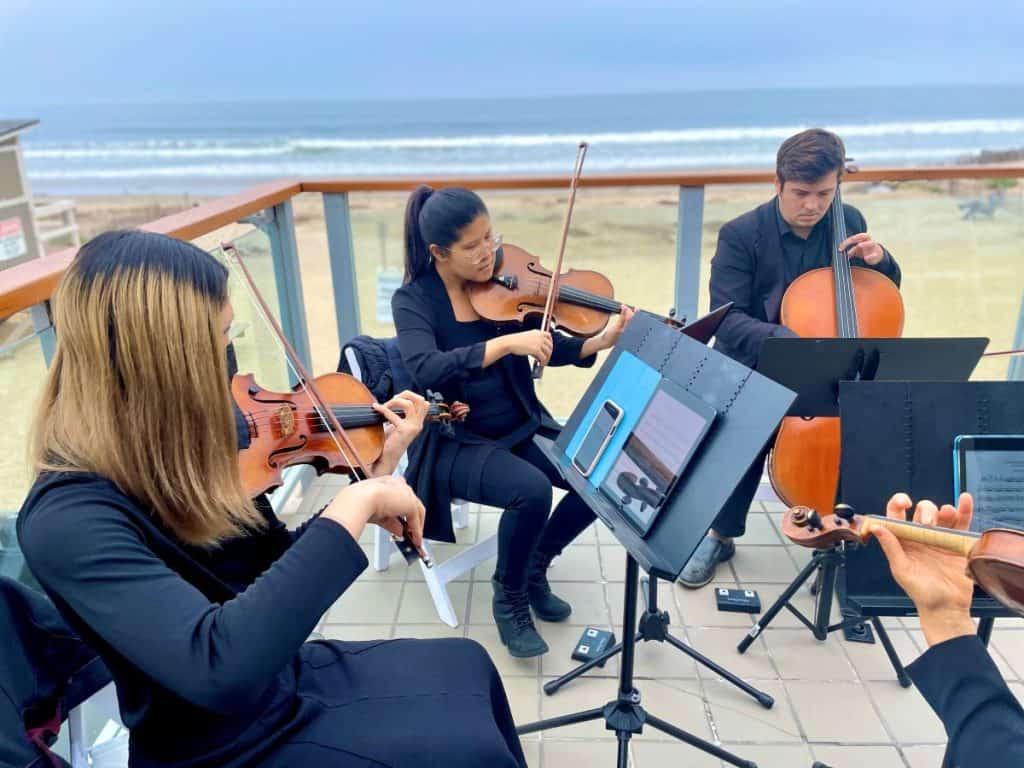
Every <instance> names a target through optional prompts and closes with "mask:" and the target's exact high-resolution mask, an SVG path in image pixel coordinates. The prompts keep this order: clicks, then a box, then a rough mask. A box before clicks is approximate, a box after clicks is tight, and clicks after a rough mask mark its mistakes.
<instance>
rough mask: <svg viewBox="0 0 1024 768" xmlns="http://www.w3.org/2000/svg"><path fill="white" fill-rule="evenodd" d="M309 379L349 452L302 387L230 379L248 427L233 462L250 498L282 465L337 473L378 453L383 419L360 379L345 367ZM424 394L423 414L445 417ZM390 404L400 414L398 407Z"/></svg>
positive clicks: (277, 476)
mask: <svg viewBox="0 0 1024 768" xmlns="http://www.w3.org/2000/svg"><path fill="white" fill-rule="evenodd" d="M314 383H315V386H316V388H317V390H318V391H319V392H320V394H321V396H322V397H323V398H324V405H325V406H326V407H328V408H329V409H330V411H331V413H332V414H333V415H334V417H335V418H336V419H337V421H338V423H339V424H340V425H341V426H342V428H343V429H344V430H345V432H346V434H347V435H348V438H349V441H350V442H351V444H352V448H353V449H354V452H355V456H350V455H349V454H348V452H347V451H342V450H340V449H339V446H338V442H337V441H336V440H335V439H334V438H333V437H332V435H331V425H330V424H329V423H328V417H327V416H326V414H324V413H322V412H321V411H320V409H319V408H318V407H317V406H316V405H314V402H313V399H312V397H311V396H310V393H309V391H308V390H306V389H301V388H297V389H296V391H293V392H270V391H269V390H266V389H263V388H262V387H260V386H259V385H258V384H257V383H256V378H255V376H253V375H252V374H251V373H246V374H237V375H235V377H234V378H233V379H232V380H231V395H232V396H233V397H234V399H235V402H236V403H237V404H238V407H239V408H240V409H241V411H242V414H243V415H244V416H245V423H246V425H247V426H248V428H249V440H250V443H249V446H248V447H247V448H243V449H241V450H240V451H239V452H238V466H239V468H240V469H241V472H242V483H243V485H244V486H245V490H246V492H247V493H248V494H249V497H250V498H253V497H255V496H258V495H259V494H261V493H265V492H267V491H269V490H270V489H272V488H276V487H277V486H279V485H281V483H282V481H283V480H282V476H281V472H282V470H284V469H285V468H287V467H294V466H296V465H299V464H310V465H312V466H313V468H314V469H316V473H317V475H322V474H325V473H332V474H341V473H349V472H351V471H353V470H355V469H361V467H359V466H358V464H357V462H356V461H355V459H356V458H358V459H359V460H361V461H362V463H363V464H364V465H366V466H369V465H371V464H373V463H374V462H375V461H376V460H377V459H379V458H380V455H381V453H382V452H383V450H384V424H385V423H386V419H385V418H384V417H383V416H382V415H381V414H380V413H378V412H377V411H375V410H374V409H373V408H372V407H371V404H372V403H374V402H376V400H375V398H374V396H373V393H371V392H370V390H369V389H367V388H366V385H364V384H363V383H362V382H361V381H359V380H358V379H356V378H353V377H352V376H349V375H348V374H345V373H326V374H324V375H322V376H317V377H316V379H314ZM430 399H431V401H432V402H431V403H430V405H429V408H428V410H427V420H428V421H438V422H443V423H447V422H449V421H450V420H451V419H452V414H451V411H450V410H449V408H448V406H447V405H445V404H444V403H442V402H439V400H440V396H438V395H431V398H430ZM392 410H393V411H394V412H395V413H396V414H397V415H399V416H402V415H404V414H403V413H402V409H401V408H395V409H392ZM354 465H355V466H354Z"/></svg>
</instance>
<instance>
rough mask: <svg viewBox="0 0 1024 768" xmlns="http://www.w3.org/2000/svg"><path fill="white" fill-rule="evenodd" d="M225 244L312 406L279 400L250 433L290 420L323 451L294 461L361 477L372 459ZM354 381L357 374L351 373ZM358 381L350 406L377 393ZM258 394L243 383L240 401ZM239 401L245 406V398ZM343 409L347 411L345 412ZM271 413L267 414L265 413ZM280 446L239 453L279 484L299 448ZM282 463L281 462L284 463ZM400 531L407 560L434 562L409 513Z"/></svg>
mask: <svg viewBox="0 0 1024 768" xmlns="http://www.w3.org/2000/svg"><path fill="white" fill-rule="evenodd" d="M221 250H222V251H223V252H224V254H225V255H226V256H233V257H234V259H233V260H232V259H231V258H229V259H228V263H229V264H230V265H231V266H232V267H237V271H238V272H240V276H241V278H242V282H243V284H244V285H245V286H246V287H247V288H248V290H249V293H250V294H251V296H252V297H253V299H254V300H255V302H256V307H257V309H258V310H259V312H260V315H261V316H262V317H263V319H264V321H265V322H266V323H267V325H268V326H269V327H270V330H271V331H272V332H273V335H274V337H275V338H276V339H277V341H278V343H279V344H280V345H281V350H282V351H283V352H284V357H285V361H286V362H287V363H288V366H289V368H290V369H291V370H292V373H293V374H294V375H295V378H296V380H297V381H298V385H297V386H296V390H301V391H302V393H303V394H304V395H305V397H306V403H308V406H309V408H308V410H306V409H303V410H299V409H296V410H294V411H293V410H291V409H290V408H287V409H282V408H281V407H280V405H281V404H280V403H278V410H277V411H276V413H273V412H272V413H269V414H266V413H265V415H264V419H266V420H260V419H255V418H254V419H253V421H252V422H251V423H250V436H251V430H252V427H257V428H259V430H260V433H259V434H257V435H256V439H257V441H259V442H260V443H261V444H262V443H263V441H262V440H260V436H261V434H262V436H263V437H264V438H267V437H270V438H272V437H274V435H275V432H276V430H277V429H278V428H279V427H280V426H281V425H282V424H285V425H287V424H288V422H289V420H290V422H291V428H294V429H295V432H294V433H293V434H298V435H299V436H298V438H297V440H298V443H299V444H300V445H301V446H302V447H309V444H310V443H311V442H312V441H313V439H314V436H315V437H316V438H317V442H318V447H319V448H320V449H321V450H320V451H319V452H316V453H313V452H312V451H310V453H309V455H308V457H309V458H310V459H312V460H313V461H312V462H308V461H307V462H298V461H296V462H294V463H312V464H313V465H314V466H315V467H317V471H318V472H322V471H326V470H327V469H329V468H331V467H336V468H338V469H340V470H341V471H345V472H348V474H349V476H350V477H351V478H352V482H359V481H360V480H362V479H364V478H367V477H369V476H370V468H369V465H368V464H367V463H366V460H365V459H364V458H363V456H362V455H361V454H360V451H359V450H357V449H356V446H355V445H354V444H353V442H352V440H351V438H350V437H349V434H348V431H347V430H346V429H345V428H344V427H343V426H342V425H341V422H340V420H339V418H338V416H339V414H337V413H335V410H334V408H335V406H334V404H331V403H330V402H329V401H328V400H327V398H325V397H324V395H323V393H322V392H321V391H320V387H318V386H317V380H316V379H314V378H313V377H312V376H310V374H309V372H308V371H307V370H306V366H305V365H304V364H303V362H302V359H301V358H300V357H299V354H298V353H297V352H296V351H295V348H294V347H293V346H292V345H291V342H289V341H288V337H287V336H285V334H284V331H283V330H281V325H280V323H278V322H277V319H276V318H275V317H274V313H273V312H272V311H271V310H270V306H269V305H268V304H267V300H266V299H265V298H264V297H263V294H261V293H260V290H259V288H258V287H257V286H256V281H255V280H254V279H253V277H252V273H251V272H250V271H249V268H248V267H247V266H246V265H245V261H244V260H243V259H242V254H241V252H240V251H239V250H238V248H237V247H236V246H235V244H234V243H230V242H228V243H225V242H222V243H221ZM334 375H342V376H344V374H331V376H334ZM348 378H351V377H348ZM250 379H251V377H250ZM328 381H330V382H332V383H333V382H336V381H338V380H336V379H333V378H332V379H328ZM352 381H355V380H354V379H352ZM357 383H358V384H359V386H360V387H362V390H365V392H363V391H361V390H357V389H356V388H355V387H354V386H352V385H350V384H346V387H345V390H346V391H345V395H346V396H344V397H341V398H339V401H338V402H342V403H345V404H346V405H347V406H352V405H362V406H363V408H369V404H370V403H371V402H373V398H372V396H371V395H370V392H369V390H366V388H365V387H364V386H363V385H362V383H361V382H357ZM250 384H251V386H253V387H255V381H254V380H251V381H250ZM235 392H236V391H235V384H234V382H232V394H235ZM353 392H355V393H356V395H357V396H358V398H357V399H356V400H354V401H350V400H348V397H349V396H351V395H352V393H353ZM257 394H258V392H253V393H251V394H250V390H249V388H248V387H244V392H243V397H242V401H241V402H246V399H247V398H250V399H251V398H255V397H256V395H257ZM367 398H369V399H367ZM236 399H237V398H236ZM255 402H257V403H258V402H259V400H256V401H255ZM240 407H242V405H241V403H240ZM258 410H262V409H258ZM243 411H244V407H243ZM311 412H315V416H314V417H313V418H312V419H310V418H309V416H310V415H311ZM369 412H370V413H373V414H374V419H376V418H377V417H378V414H377V413H376V412H375V411H373V409H372V408H369ZM296 415H298V416H301V417H303V418H300V419H295V418H294V417H295V416H296ZM341 415H343V416H344V415H345V414H344V412H343V413H342V414H341ZM268 416H269V418H267V417H268ZM275 416H277V417H280V418H281V419H283V421H275ZM356 419H357V422H364V421H368V420H369V419H370V415H369V413H367V412H366V411H365V410H362V411H360V412H359V413H357V414H356ZM373 426H376V425H370V424H363V423H357V425H356V429H355V431H357V432H358V431H359V430H360V429H372V427H373ZM321 428H322V432H323V434H322V435H321ZM377 428H378V429H380V433H379V434H380V438H379V440H373V441H370V442H369V445H368V446H364V448H363V450H364V451H366V450H369V451H370V453H371V454H372V451H373V446H374V445H378V448H377V452H376V454H373V455H375V456H378V457H379V456H380V453H381V451H382V450H383V446H384V440H383V437H384V428H383V425H380V426H379V427H377ZM372 434H373V436H374V437H376V434H377V433H376V430H373V431H372ZM289 437H290V435H289ZM332 446H333V448H332ZM280 447H284V448H286V449H287V448H289V446H288V443H287V442H284V443H283V444H281V445H277V446H271V445H267V448H269V449H270V450H268V451H267V453H266V456H265V459H264V457H263V456H261V454H260V453H259V452H257V451H252V453H250V454H248V456H247V457H240V461H246V462H249V461H252V462H253V463H254V465H257V466H258V467H259V468H260V471H263V472H265V471H266V468H265V467H264V466H263V465H264V464H265V465H268V466H270V468H271V470H272V473H273V474H272V475H271V486H272V485H273V483H274V482H277V483H278V484H280V482H281V475H280V469H283V468H284V466H288V465H289V464H285V463H282V461H283V460H284V459H286V458H287V456H288V454H289V453H293V454H294V453H296V452H297V451H295V450H294V447H295V446H294V445H292V446H290V447H291V448H292V450H291V451H288V450H285V451H284V452H282V451H281V450H279V448H280ZM246 450H252V446H250V447H249V449H246ZM257 459H260V461H257ZM332 459H337V462H336V463H335V462H333V461H332ZM370 460H371V461H373V460H374V459H372V458H371V459H370ZM278 467H280V469H279V468H278ZM243 471H244V470H243ZM256 485H257V481H255V480H253V481H252V486H251V487H255V486H256ZM257 493H258V492H257ZM402 531H403V533H402V536H395V535H392V541H393V542H394V543H395V546H397V547H398V550H399V551H400V552H401V553H402V556H403V557H405V559H406V562H409V563H411V562H412V561H413V560H415V559H416V558H417V557H419V558H422V560H423V564H424V565H425V566H426V567H430V566H431V565H432V563H431V561H430V558H429V557H428V556H427V554H426V552H425V551H421V550H420V549H419V548H418V547H417V546H416V544H415V543H414V542H413V539H412V535H411V533H410V531H409V526H408V521H407V520H405V519H402Z"/></svg>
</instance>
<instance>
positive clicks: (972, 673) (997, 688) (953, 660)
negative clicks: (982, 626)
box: [907, 635, 1024, 768]
mask: <svg viewBox="0 0 1024 768" xmlns="http://www.w3.org/2000/svg"><path fill="white" fill-rule="evenodd" d="M907 674H909V675H910V678H911V679H912V680H913V681H914V685H916V686H917V689H918V690H919V691H920V692H921V695H922V696H924V698H925V701H927V702H928V704H929V705H930V706H931V708H932V709H934V710H935V714H937V715H938V716H939V719H940V720H942V724H943V726H945V728H946V733H947V735H948V736H949V747H948V750H947V753H946V754H947V756H948V757H949V760H950V763H951V765H954V766H957V768H995V766H1004V765H1005V766H1011V765H1014V766H1018V765H1024V709H1021V706H1020V704H1019V703H1018V701H1017V699H1016V698H1015V697H1014V695H1013V693H1011V692H1010V689H1009V688H1008V687H1007V685H1006V683H1005V682H1004V681H1003V678H1002V676H1001V675H1000V674H999V670H998V669H997V668H996V665H995V664H994V663H993V662H992V658H991V657H990V656H989V655H988V652H987V651H986V650H985V647H984V646H983V645H982V644H981V640H979V639H978V637H977V636H976V635H966V636H964V637H956V638H953V639H952V640H947V641H946V642H944V643H939V644H938V645H936V646H933V647H931V648H929V649H928V650H927V651H925V652H924V653H923V654H922V655H921V657H920V658H919V659H918V660H917V661H915V662H914V663H913V664H911V665H909V666H908V667H907Z"/></svg>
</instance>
